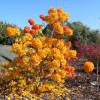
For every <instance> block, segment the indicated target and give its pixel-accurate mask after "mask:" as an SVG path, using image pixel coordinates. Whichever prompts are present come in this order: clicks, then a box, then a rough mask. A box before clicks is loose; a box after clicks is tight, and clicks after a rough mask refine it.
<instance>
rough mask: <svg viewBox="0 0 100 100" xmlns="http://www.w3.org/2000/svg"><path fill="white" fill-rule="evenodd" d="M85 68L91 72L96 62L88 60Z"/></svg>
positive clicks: (87, 71)
mask: <svg viewBox="0 0 100 100" xmlns="http://www.w3.org/2000/svg"><path fill="white" fill-rule="evenodd" d="M83 69H84V71H85V72H86V73H91V72H92V71H93V70H94V64H93V62H91V61H86V62H85V63H84V66H83Z"/></svg>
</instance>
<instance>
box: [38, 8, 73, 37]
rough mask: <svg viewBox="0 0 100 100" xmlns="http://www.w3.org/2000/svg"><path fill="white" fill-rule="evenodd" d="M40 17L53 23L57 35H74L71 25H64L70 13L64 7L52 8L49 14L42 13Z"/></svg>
mask: <svg viewBox="0 0 100 100" xmlns="http://www.w3.org/2000/svg"><path fill="white" fill-rule="evenodd" d="M40 18H41V19H42V20H43V21H46V22H47V23H49V24H51V25H52V26H53V29H54V32H55V33H56V34H57V35H61V36H63V35H67V36H71V35H73V30H72V29H71V28H70V27H68V26H63V25H62V24H63V22H65V21H67V20H68V18H69V14H68V13H66V12H64V10H63V9H62V8H58V9H57V10H56V9H55V8H50V9H49V11H48V15H47V16H44V15H40Z"/></svg>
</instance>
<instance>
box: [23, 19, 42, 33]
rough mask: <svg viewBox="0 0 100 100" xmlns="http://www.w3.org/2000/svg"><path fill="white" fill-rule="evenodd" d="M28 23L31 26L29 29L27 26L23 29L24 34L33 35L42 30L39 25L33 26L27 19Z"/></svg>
mask: <svg viewBox="0 0 100 100" xmlns="http://www.w3.org/2000/svg"><path fill="white" fill-rule="evenodd" d="M28 23H29V24H30V25H31V28H30V27H29V26H25V27H24V33H31V34H33V35H35V34H37V33H39V32H40V29H41V28H42V25H41V24H35V22H34V20H33V19H31V18H30V19H29V20H28Z"/></svg>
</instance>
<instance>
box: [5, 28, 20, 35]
mask: <svg viewBox="0 0 100 100" xmlns="http://www.w3.org/2000/svg"><path fill="white" fill-rule="evenodd" d="M6 31H7V35H8V36H17V35H20V32H21V31H20V30H19V29H18V28H16V27H7V29H6Z"/></svg>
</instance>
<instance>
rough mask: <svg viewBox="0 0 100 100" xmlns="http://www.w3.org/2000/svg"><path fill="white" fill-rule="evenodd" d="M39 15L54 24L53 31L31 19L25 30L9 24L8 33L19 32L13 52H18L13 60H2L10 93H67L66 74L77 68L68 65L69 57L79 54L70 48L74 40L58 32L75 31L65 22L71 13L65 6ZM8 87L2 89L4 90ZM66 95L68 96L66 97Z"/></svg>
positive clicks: (15, 33) (25, 94)
mask: <svg viewBox="0 0 100 100" xmlns="http://www.w3.org/2000/svg"><path fill="white" fill-rule="evenodd" d="M40 18H41V19H42V20H43V21H45V22H47V23H49V24H50V25H52V27H53V31H52V35H51V36H49V37H46V36H44V35H43V33H42V31H41V28H42V25H41V24H36V23H35V22H34V20H33V19H29V20H28V22H29V24H30V26H25V27H24V30H23V31H24V34H20V31H19V29H17V28H12V27H8V28H7V33H8V35H9V36H11V37H12V36H16V39H15V43H13V44H12V47H11V49H10V50H11V52H14V53H16V54H17V57H15V58H14V59H13V61H12V62H6V63H3V64H2V66H3V67H5V68H6V71H3V76H2V77H1V83H2V82H5V83H4V86H3V85H2V88H3V87H5V86H6V88H8V89H7V91H8V92H7V94H6V95H7V96H8V97H15V98H19V97H27V98H29V97H30V98H35V97H39V96H40V94H41V93H46V92H48V93H51V95H54V96H65V95H66V94H67V93H68V89H66V88H65V87H64V82H65V78H68V77H70V78H72V77H74V76H75V68H74V67H73V66H70V65H69V63H68V62H69V59H70V58H76V54H77V53H76V51H75V50H71V49H70V47H71V43H70V42H65V41H64V40H62V39H59V36H60V37H61V36H64V35H66V36H71V35H72V34H73V31H72V30H71V29H70V28H69V27H68V26H64V25H63V22H64V21H67V20H68V18H69V15H68V14H67V13H65V12H64V11H63V9H62V8H58V9H57V10H56V9H55V8H51V9H49V11H48V15H47V16H44V15H41V16H40ZM4 92H5V91H1V94H3V93H4ZM66 98H67V97H66Z"/></svg>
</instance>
